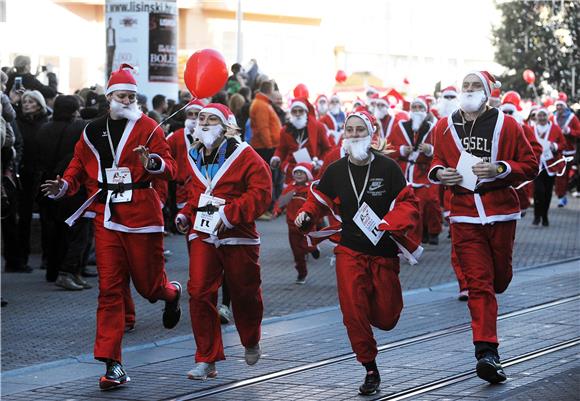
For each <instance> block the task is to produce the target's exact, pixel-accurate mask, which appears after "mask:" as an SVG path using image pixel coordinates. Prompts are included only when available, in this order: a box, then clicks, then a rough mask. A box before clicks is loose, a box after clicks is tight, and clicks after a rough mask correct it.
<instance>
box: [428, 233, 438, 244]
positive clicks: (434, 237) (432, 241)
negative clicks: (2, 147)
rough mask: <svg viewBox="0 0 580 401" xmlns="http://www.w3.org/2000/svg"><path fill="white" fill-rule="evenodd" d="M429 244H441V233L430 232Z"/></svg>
mask: <svg viewBox="0 0 580 401" xmlns="http://www.w3.org/2000/svg"><path fill="white" fill-rule="evenodd" d="M429 245H439V234H433V235H431V234H429Z"/></svg>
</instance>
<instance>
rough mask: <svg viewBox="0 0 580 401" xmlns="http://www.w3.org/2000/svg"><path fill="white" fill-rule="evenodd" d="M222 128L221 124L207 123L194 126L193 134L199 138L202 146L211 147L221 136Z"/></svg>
mask: <svg viewBox="0 0 580 401" xmlns="http://www.w3.org/2000/svg"><path fill="white" fill-rule="evenodd" d="M223 132H224V129H223V127H222V126H221V125H219V124H218V125H209V126H205V125H204V126H200V125H198V126H197V127H195V133H194V136H196V137H197V138H199V140H200V141H201V143H203V146H205V147H206V148H210V149H211V148H213V146H214V145H215V143H216V142H217V141H218V140H219V139H220V138H221V136H222V134H223Z"/></svg>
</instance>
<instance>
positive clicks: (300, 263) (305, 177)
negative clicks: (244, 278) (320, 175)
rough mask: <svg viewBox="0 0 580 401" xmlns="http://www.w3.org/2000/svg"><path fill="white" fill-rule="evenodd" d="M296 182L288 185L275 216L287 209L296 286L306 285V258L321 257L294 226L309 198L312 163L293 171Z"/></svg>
mask: <svg viewBox="0 0 580 401" xmlns="http://www.w3.org/2000/svg"><path fill="white" fill-rule="evenodd" d="M292 178H293V179H294V181H293V182H292V183H291V184H290V185H288V186H287V187H286V188H285V189H284V191H283V192H282V195H280V198H279V199H278V201H277V202H276V206H275V208H274V211H275V214H276V215H280V214H281V213H282V211H283V210H284V209H286V223H287V224H288V240H289V241H290V249H292V254H293V255H294V262H295V263H296V264H295V266H294V267H295V268H296V271H297V272H298V277H297V278H296V284H305V283H306V276H307V275H308V268H307V266H306V256H307V255H308V254H309V253H311V254H312V256H313V257H314V258H315V259H318V258H319V257H320V251H319V250H318V248H317V247H315V246H311V245H309V244H308V240H307V238H306V236H305V235H304V233H303V232H302V231H300V229H298V228H297V227H296V224H294V220H295V219H296V216H297V215H298V210H300V208H301V207H302V205H303V204H304V202H306V198H307V196H308V192H309V188H310V183H311V182H312V180H313V179H314V177H313V176H312V163H298V164H297V165H296V166H295V167H294V169H293V170H292Z"/></svg>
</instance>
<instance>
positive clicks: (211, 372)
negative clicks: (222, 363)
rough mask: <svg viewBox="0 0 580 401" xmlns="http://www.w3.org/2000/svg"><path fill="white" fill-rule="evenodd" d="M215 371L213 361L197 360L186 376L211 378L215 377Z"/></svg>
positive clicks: (198, 378) (195, 378) (189, 377)
mask: <svg viewBox="0 0 580 401" xmlns="http://www.w3.org/2000/svg"><path fill="white" fill-rule="evenodd" d="M217 373H218V372H217V370H216V368H215V362H210V363H207V362H199V363H196V364H195V367H194V368H193V369H191V370H190V371H189V372H187V378H188V379H191V380H206V379H207V378H210V379H213V378H214V377H217Z"/></svg>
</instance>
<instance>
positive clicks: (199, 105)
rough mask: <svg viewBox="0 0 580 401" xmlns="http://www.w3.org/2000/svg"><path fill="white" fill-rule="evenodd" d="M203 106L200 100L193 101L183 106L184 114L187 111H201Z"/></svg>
mask: <svg viewBox="0 0 580 401" xmlns="http://www.w3.org/2000/svg"><path fill="white" fill-rule="evenodd" d="M204 106H205V105H204V104H203V102H202V101H201V100H198V99H193V100H191V101H190V102H189V103H188V104H187V106H185V112H188V111H189V110H201V109H203V108H204Z"/></svg>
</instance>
